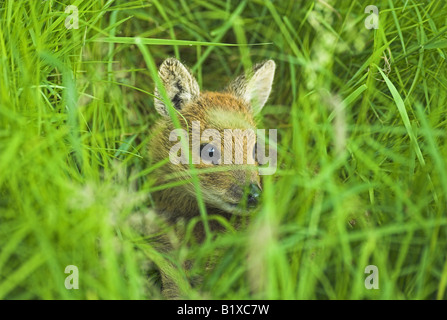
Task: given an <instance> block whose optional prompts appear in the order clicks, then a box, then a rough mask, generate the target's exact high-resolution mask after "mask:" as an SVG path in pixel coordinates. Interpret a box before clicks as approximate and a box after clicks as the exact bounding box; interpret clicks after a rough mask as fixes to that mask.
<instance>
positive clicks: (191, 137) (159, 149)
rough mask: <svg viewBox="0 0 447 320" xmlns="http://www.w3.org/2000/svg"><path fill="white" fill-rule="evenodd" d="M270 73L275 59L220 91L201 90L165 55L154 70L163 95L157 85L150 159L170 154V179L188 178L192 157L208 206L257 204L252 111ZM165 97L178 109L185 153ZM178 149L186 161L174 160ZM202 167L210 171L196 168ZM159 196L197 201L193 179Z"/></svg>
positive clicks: (229, 208) (233, 208)
mask: <svg viewBox="0 0 447 320" xmlns="http://www.w3.org/2000/svg"><path fill="white" fill-rule="evenodd" d="M274 72H275V63H274V62H273V61H272V60H269V61H266V62H263V63H260V64H257V65H255V66H254V68H253V70H252V72H251V73H249V74H247V75H245V74H243V75H241V76H239V77H237V78H236V79H234V80H233V81H232V82H231V83H230V84H229V85H228V86H227V87H226V88H225V89H224V90H223V91H222V92H200V88H199V85H198V83H197V81H196V79H195V78H194V77H193V76H192V75H191V73H190V72H189V71H188V69H187V68H186V67H185V66H184V65H183V64H181V63H180V62H179V61H178V60H176V59H173V58H169V59H166V60H165V61H164V62H163V63H162V65H161V66H160V69H159V73H158V74H159V77H160V80H161V83H162V85H163V87H164V92H163V94H162V92H161V91H162V89H161V88H157V87H156V88H155V96H156V98H155V108H156V110H157V111H158V113H159V114H160V115H162V116H163V117H162V119H161V120H160V121H159V129H158V133H157V136H156V138H155V139H154V141H153V143H152V144H151V146H150V152H151V153H152V155H153V158H154V160H156V161H161V160H163V159H166V158H170V159H171V161H170V163H168V164H167V165H166V166H164V169H163V175H165V176H166V177H167V176H171V181H172V180H179V179H188V178H190V177H191V175H190V165H189V162H188V161H192V162H193V163H194V164H195V167H196V168H197V169H199V171H198V172H199V180H200V185H201V190H202V194H203V198H204V201H205V203H206V205H207V206H209V207H213V208H217V209H221V210H224V211H226V212H231V213H236V212H238V211H239V210H240V209H239V208H238V207H239V204H240V203H246V204H247V205H248V206H249V207H251V206H255V205H256V203H257V201H258V199H259V197H260V194H261V184H260V177H259V173H258V170H257V166H258V162H257V159H256V123H255V120H254V116H255V115H256V114H257V113H259V111H260V110H261V109H262V107H263V106H264V104H265V103H266V101H267V99H268V97H269V95H270V91H271V87H272V82H273V76H274ZM163 98H164V99H163ZM166 99H169V101H170V105H172V107H173V109H171V114H177V118H178V120H179V123H180V126H181V128H182V130H183V132H184V133H185V136H184V137H185V141H184V142H186V145H187V146H188V151H187V152H185V153H183V151H184V150H183V147H184V146H185V144H184V143H183V144H181V142H179V140H180V137H177V134H178V133H179V131H178V130H175V129H176V127H175V125H174V122H173V121H172V118H171V116H170V114H169V110H170V109H169V108H170V106H168V104H169V103H168V104H167V103H166ZM177 129H178V128H177ZM176 133H177V134H176ZM173 137H174V139H173ZM170 138H171V139H170ZM188 152H190V155H191V157H190V158H189V156H188V155H187V154H188ZM178 153H181V155H182V156H183V159H185V156H186V161H183V162H182V161H175V159H177V158H176V157H177V156H178ZM185 154H186V155H185ZM188 158H189V159H188ZM173 159H174V161H173ZM201 169H211V170H205V171H204V172H203V173H200V170H201ZM172 177H174V178H172ZM174 189H175V190H174ZM245 195H247V197H245ZM172 198H175V199H172ZM160 199H161V200H160V201H162V202H163V201H165V202H169V201H174V202H175V201H181V202H182V203H186V202H187V201H186V200H187V199H194V203H195V189H194V187H193V184H192V183H187V184H184V185H182V186H180V187H176V188H173V190H170V191H169V192H168V193H167V194H166V195H164V196H162V197H160ZM165 205H166V206H169V204H165Z"/></svg>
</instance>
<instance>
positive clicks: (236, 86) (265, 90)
mask: <svg viewBox="0 0 447 320" xmlns="http://www.w3.org/2000/svg"><path fill="white" fill-rule="evenodd" d="M275 67H276V65H275V62H274V61H273V60H268V61H265V62H262V63H259V64H257V65H255V66H254V67H253V70H252V72H251V74H248V76H247V75H245V74H243V75H240V76H239V77H237V78H236V79H234V80H233V81H232V82H231V83H230V84H229V85H228V87H227V90H228V91H230V92H231V93H233V94H235V95H236V96H238V97H240V98H242V99H243V100H245V101H246V102H248V103H249V104H250V105H251V106H252V108H253V112H254V113H255V114H256V113H258V112H259V111H261V109H262V107H264V105H265V103H266V102H267V99H268V97H269V95H270V91H272V82H273V76H274V75H275Z"/></svg>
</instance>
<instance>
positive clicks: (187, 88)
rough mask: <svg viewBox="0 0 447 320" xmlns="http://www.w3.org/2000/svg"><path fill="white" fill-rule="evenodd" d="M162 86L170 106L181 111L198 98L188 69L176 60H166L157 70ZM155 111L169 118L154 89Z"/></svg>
mask: <svg viewBox="0 0 447 320" xmlns="http://www.w3.org/2000/svg"><path fill="white" fill-rule="evenodd" d="M158 76H159V77H160V80H161V82H162V83H163V86H164V87H165V89H166V93H167V94H168V97H169V99H170V100H171V102H172V105H173V106H174V108H176V109H177V110H181V109H182V108H183V107H184V106H185V105H186V104H188V103H189V102H190V101H192V100H194V99H196V98H198V97H199V94H200V88H199V85H198V83H197V81H196V79H195V78H194V77H193V76H192V75H191V73H190V72H189V71H188V69H187V68H186V67H185V66H184V65H183V64H182V63H181V62H180V61H178V60H177V59H174V58H168V59H166V60H165V61H163V63H162V64H161V66H160V69H159V70H158ZM155 97H156V98H155V109H156V110H157V111H158V113H159V114H161V115H162V116H164V117H169V113H168V106H167V105H166V104H165V102H164V101H163V99H162V97H161V95H160V91H159V89H158V88H157V86H156V87H155Z"/></svg>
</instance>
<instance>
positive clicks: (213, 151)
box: [200, 143, 220, 164]
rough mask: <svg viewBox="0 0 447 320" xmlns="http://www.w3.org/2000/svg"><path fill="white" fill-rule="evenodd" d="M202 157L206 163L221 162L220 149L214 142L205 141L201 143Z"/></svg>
mask: <svg viewBox="0 0 447 320" xmlns="http://www.w3.org/2000/svg"><path fill="white" fill-rule="evenodd" d="M200 158H202V160H203V162H205V163H212V164H219V163H220V151H219V150H218V148H216V147H215V146H213V145H212V144H209V143H203V144H201V145H200Z"/></svg>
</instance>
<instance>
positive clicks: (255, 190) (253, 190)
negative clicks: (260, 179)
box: [247, 183, 261, 207]
mask: <svg viewBox="0 0 447 320" xmlns="http://www.w3.org/2000/svg"><path fill="white" fill-rule="evenodd" d="M260 197H261V189H260V188H259V187H258V186H257V185H256V184H254V183H251V184H250V185H249V187H248V199H247V204H248V206H249V207H256V205H257V204H258V201H259V198H260Z"/></svg>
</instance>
